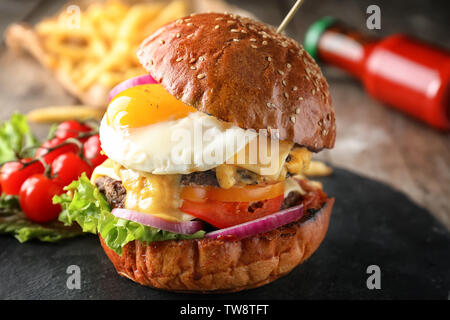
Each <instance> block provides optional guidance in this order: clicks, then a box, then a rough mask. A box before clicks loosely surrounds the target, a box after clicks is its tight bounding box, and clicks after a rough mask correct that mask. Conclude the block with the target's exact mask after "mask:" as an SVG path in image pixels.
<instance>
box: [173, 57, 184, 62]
mask: <svg viewBox="0 0 450 320" xmlns="http://www.w3.org/2000/svg"><path fill="white" fill-rule="evenodd" d="M181 60H183V58H181V57H180V58H177V60H175V61H176V62H180V61H181Z"/></svg>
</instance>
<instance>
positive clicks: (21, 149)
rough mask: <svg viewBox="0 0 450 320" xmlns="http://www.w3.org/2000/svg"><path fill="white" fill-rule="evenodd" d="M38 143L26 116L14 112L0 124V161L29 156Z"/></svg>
mask: <svg viewBox="0 0 450 320" xmlns="http://www.w3.org/2000/svg"><path fill="white" fill-rule="evenodd" d="M37 143H38V141H37V139H36V138H35V137H34V135H33V133H32V132H31V130H30V127H29V126H28V123H27V120H26V117H25V116H24V115H22V114H19V113H15V114H13V115H12V116H11V119H9V120H8V121H5V122H3V123H2V124H1V125H0V163H3V162H6V161H10V160H15V159H18V158H19V157H28V156H31V155H32V154H33V152H34V150H33V148H32V147H34V146H36V145H37Z"/></svg>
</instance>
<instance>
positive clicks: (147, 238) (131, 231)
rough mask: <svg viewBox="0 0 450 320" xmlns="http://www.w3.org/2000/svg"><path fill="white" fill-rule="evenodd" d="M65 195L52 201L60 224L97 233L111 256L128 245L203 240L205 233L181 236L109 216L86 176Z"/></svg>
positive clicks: (96, 190) (103, 199) (97, 191)
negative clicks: (134, 242)
mask: <svg viewBox="0 0 450 320" xmlns="http://www.w3.org/2000/svg"><path fill="white" fill-rule="evenodd" d="M65 190H67V193H65V194H62V195H60V196H55V197H54V198H53V202H54V203H59V204H61V206H62V208H63V211H62V212H61V214H60V215H59V221H61V222H63V223H64V224H65V225H66V226H70V225H72V224H73V222H76V223H78V224H79V225H80V226H81V228H82V229H83V231H84V232H91V233H99V234H100V235H101V236H102V238H103V239H104V240H105V243H106V245H107V246H108V247H110V248H111V249H112V250H113V251H114V252H116V253H117V254H119V255H121V254H122V249H123V247H124V246H125V245H126V244H127V243H128V242H130V241H133V240H139V241H142V242H146V243H149V242H153V241H164V240H182V239H196V238H203V236H204V234H205V232H204V231H203V230H201V231H198V232H196V233H194V234H192V235H183V234H179V233H174V232H169V231H165V230H161V229H157V228H152V227H148V226H144V225H142V224H139V223H136V222H133V221H129V220H125V219H120V218H117V217H115V216H114V215H113V214H112V213H111V209H110V207H109V205H108V202H107V201H106V199H105V197H104V196H103V194H101V193H100V191H99V190H98V189H97V188H96V187H95V186H94V185H93V184H92V183H91V182H90V181H89V179H88V178H87V177H86V175H85V174H83V175H82V176H81V177H80V179H78V180H77V181H74V182H72V183H71V184H70V185H68V186H67V187H66V188H65Z"/></svg>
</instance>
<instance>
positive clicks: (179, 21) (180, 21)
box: [175, 19, 183, 24]
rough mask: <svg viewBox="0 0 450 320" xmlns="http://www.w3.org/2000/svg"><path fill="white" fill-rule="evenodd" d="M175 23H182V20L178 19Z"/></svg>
mask: <svg viewBox="0 0 450 320" xmlns="http://www.w3.org/2000/svg"><path fill="white" fill-rule="evenodd" d="M175 23H177V24H182V23H183V20H181V19H178V20H177V21H176V22H175Z"/></svg>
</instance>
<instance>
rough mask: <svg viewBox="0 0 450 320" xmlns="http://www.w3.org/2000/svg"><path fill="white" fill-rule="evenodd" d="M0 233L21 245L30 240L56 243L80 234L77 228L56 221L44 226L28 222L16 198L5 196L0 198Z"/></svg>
mask: <svg viewBox="0 0 450 320" xmlns="http://www.w3.org/2000/svg"><path fill="white" fill-rule="evenodd" d="M0 233H10V234H13V235H14V236H15V238H16V239H17V240H19V242H21V243H23V242H26V241H28V240H31V239H39V240H41V241H46V242H56V241H59V240H62V239H66V238H72V237H75V236H78V235H81V234H82V232H81V230H80V228H79V227H76V226H74V227H65V226H64V225H63V224H62V223H61V222H58V221H54V222H51V223H46V224H39V223H34V222H32V221H30V220H29V219H27V218H26V216H25V215H24V214H23V212H22V211H21V210H20V206H19V200H18V198H17V196H9V195H5V194H2V195H1V196H0Z"/></svg>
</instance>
